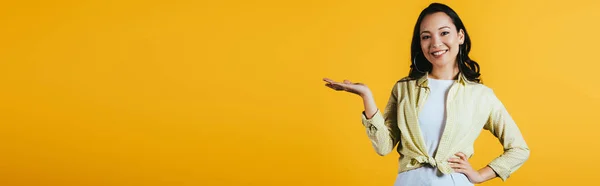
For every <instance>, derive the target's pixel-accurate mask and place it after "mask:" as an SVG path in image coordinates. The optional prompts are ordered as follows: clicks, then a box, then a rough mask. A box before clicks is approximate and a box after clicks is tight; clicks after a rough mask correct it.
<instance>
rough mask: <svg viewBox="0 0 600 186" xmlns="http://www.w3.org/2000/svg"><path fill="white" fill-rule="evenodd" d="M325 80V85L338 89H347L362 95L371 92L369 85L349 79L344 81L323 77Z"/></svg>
mask: <svg viewBox="0 0 600 186" xmlns="http://www.w3.org/2000/svg"><path fill="white" fill-rule="evenodd" d="M323 81H325V82H327V83H326V84H325V86H327V87H329V88H331V89H333V90H337V91H341V90H343V91H346V92H350V93H354V94H356V95H359V96H361V97H364V96H366V95H369V94H371V89H369V87H367V85H365V84H362V83H352V82H351V81H349V80H344V82H336V81H333V80H331V79H329V78H323Z"/></svg>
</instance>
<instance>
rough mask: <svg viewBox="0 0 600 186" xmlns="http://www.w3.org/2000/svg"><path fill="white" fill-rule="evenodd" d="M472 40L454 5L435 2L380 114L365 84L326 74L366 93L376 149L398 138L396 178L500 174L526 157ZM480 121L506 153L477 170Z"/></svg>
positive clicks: (429, 180) (422, 180)
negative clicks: (484, 79)
mask: <svg viewBox="0 0 600 186" xmlns="http://www.w3.org/2000/svg"><path fill="white" fill-rule="evenodd" d="M470 47H471V41H470V38H469V35H468V34H467V30H466V28H465V26H464V25H463V23H462V21H461V20H460V18H459V17H458V15H457V14H456V12H454V10H452V9H451V8H450V7H448V6H446V5H443V4H439V3H433V4H431V5H429V6H428V7H427V8H425V9H424V10H423V11H422V12H421V14H420V15H419V18H418V19H417V23H416V25H415V28H414V32H413V39H412V45H411V58H412V65H411V66H410V68H411V69H410V72H409V75H408V77H406V78H403V79H401V80H399V81H398V82H396V83H395V84H394V86H393V89H392V94H391V96H390V98H389V101H388V103H387V106H386V107H385V110H384V112H383V114H381V113H380V111H379V110H378V109H377V106H376V105H375V101H374V99H373V95H372V93H371V91H370V89H369V88H368V87H367V86H366V85H364V84H362V83H352V82H350V81H348V80H344V82H335V81H333V80H331V79H328V78H324V81H326V82H327V84H326V86H328V87H330V88H332V89H335V90H338V91H339V90H344V91H347V92H351V93H354V94H357V95H360V96H361V97H362V98H363V104H364V107H365V110H364V111H363V114H362V123H363V125H364V126H365V127H366V130H367V134H368V137H369V139H370V140H371V142H372V144H373V147H374V148H375V150H376V152H377V153H378V154H379V155H381V156H384V155H386V154H388V153H390V152H391V151H392V150H393V148H394V147H395V146H396V145H398V148H397V151H398V153H399V154H400V159H399V171H398V172H399V174H398V176H397V178H396V182H395V185H411V186H414V185H473V184H476V183H482V182H485V181H487V180H490V179H492V178H495V177H500V178H501V179H502V180H503V181H504V180H506V179H507V178H508V177H509V175H510V174H511V173H513V172H514V171H515V170H517V169H518V168H519V167H520V166H521V165H522V164H523V163H524V162H525V161H526V160H527V159H528V157H529V148H528V146H527V144H526V143H525V140H524V139H523V136H522V135H521V132H520V131H519V128H518V127H517V125H516V124H515V122H514V121H513V120H512V118H511V117H510V115H509V114H508V112H507V111H506V109H505V107H504V106H503V105H502V103H501V102H500V101H499V100H498V98H497V97H496V96H495V94H494V93H493V91H492V90H491V89H490V88H488V87H486V86H485V85H483V84H481V81H480V79H479V76H480V73H479V65H478V64H477V62H475V61H473V60H471V59H470V58H469V51H470ZM481 129H486V130H489V131H490V132H492V133H493V134H494V135H495V136H496V137H497V138H498V139H499V140H500V142H501V143H502V145H503V146H504V153H503V154H502V155H500V156H499V157H497V158H496V159H494V160H492V161H491V162H490V163H489V164H488V165H487V166H485V167H483V168H482V169H479V170H475V169H473V167H471V165H470V164H469V162H468V158H469V157H471V156H472V155H473V152H474V150H473V143H474V141H475V139H476V138H477V137H478V136H479V133H480V131H481Z"/></svg>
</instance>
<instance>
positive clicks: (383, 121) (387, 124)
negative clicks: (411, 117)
mask: <svg viewBox="0 0 600 186" xmlns="http://www.w3.org/2000/svg"><path fill="white" fill-rule="evenodd" d="M397 86H398V84H396V85H394V87H393V89H392V93H391V95H390V98H389V100H388V103H387V105H386V107H385V110H384V112H383V115H382V114H381V112H380V111H379V109H377V111H376V112H375V114H374V115H373V116H372V117H371V118H368V119H367V116H366V115H365V112H364V111H363V112H362V114H361V115H362V124H363V125H364V126H365V128H366V130H367V136H368V137H369V139H370V140H371V144H372V145H373V148H374V149H375V151H376V152H377V154H379V155H380V156H385V155H387V154H389V153H390V152H391V151H392V149H394V146H396V144H397V143H398V140H399V138H400V129H399V128H398V124H397V109H398V108H397V106H398V105H397V101H398V90H397V88H398V87H397Z"/></svg>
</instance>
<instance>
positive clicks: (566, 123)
mask: <svg viewBox="0 0 600 186" xmlns="http://www.w3.org/2000/svg"><path fill="white" fill-rule="evenodd" d="M442 2H444V3H447V4H448V5H450V6H451V7H452V8H453V9H454V10H456V11H457V12H458V14H459V16H460V17H461V18H462V20H463V22H464V23H465V25H466V27H467V29H468V32H469V34H470V36H471V38H472V44H473V45H472V46H473V48H472V51H471V57H472V58H473V59H474V60H476V61H478V62H479V64H480V65H481V69H482V70H481V73H482V78H483V80H484V83H485V84H486V85H487V86H489V87H492V88H493V89H494V91H495V93H496V94H497V95H498V97H499V98H500V99H501V100H502V102H503V103H504V104H505V106H506V107H507V109H508V110H509V112H510V113H511V115H512V116H513V118H514V119H515V121H516V122H517V124H518V125H519V127H520V129H521V131H522V133H523V135H524V136H525V139H526V141H527V142H528V144H529V146H530V148H531V157H530V159H529V160H528V161H527V162H526V163H525V164H524V166H523V167H522V168H521V169H519V170H518V171H517V172H515V173H514V174H513V175H512V176H511V177H510V178H509V179H508V180H507V182H504V183H503V182H501V181H500V179H494V180H492V181H489V182H486V183H485V184H483V185H489V186H492V185H522V186H530V185H592V184H594V182H593V180H597V175H598V172H599V171H598V167H600V162H599V161H598V158H597V157H598V153H599V150H600V149H599V146H600V140H598V139H599V138H598V136H599V133H598V130H600V126H599V125H600V123H599V122H598V117H599V116H600V115H599V114H598V108H599V107H600V88H599V85H600V83H598V81H599V80H600V78H598V75H599V74H598V68H599V67H600V65H599V64H598V62H599V60H598V54H599V52H598V48H599V47H600V35H599V30H598V29H599V28H600V27H598V20H600V12H599V11H598V8H599V7H600V3H598V2H596V1H591V0H590V1H583V0H572V1H541V0H540V1H521V0H504V1H476V0H471V1H467V0H465V1H442ZM429 3H431V1H398V0H397V1H389V0H386V1H347V0H344V1H342V0H327V1H310V0H309V1H306V0H304V1H301V0H293V1H273V0H249V1H233V0H226V1H206V2H203V1H191V0H169V1H140V0H124V1H115V0H112V1H111V0H105V1H100V0H96V1H85V0H83V1H5V2H2V3H1V5H0V25H2V26H1V27H0V87H1V89H0V90H1V91H0V185H3V186H25V185H27V186H42V185H49V186H50V185H52V186H93V185H98V186H101V185H102V186H104V185H110V186H135V185H140V186H141V185H143V186H154V185H157V186H158V185H160V186H180V185H206V186H212V185H345V186H367V185H369V186H381V185H392V184H393V182H394V179H395V176H396V173H397V172H396V171H397V158H398V154H397V153H391V154H389V155H387V156H384V157H380V156H378V155H377V154H376V153H375V151H374V150H373V149H372V147H371V144H370V142H369V140H368V138H367V136H366V133H365V129H364V127H363V126H362V125H361V123H360V113H361V111H362V110H363V106H362V102H361V100H360V98H359V97H358V96H355V95H351V94H348V93H343V92H336V91H333V90H331V89H328V88H327V87H325V86H324V82H322V80H321V79H322V78H323V77H328V78H332V79H334V80H338V81H341V80H343V79H349V80H352V81H358V82H363V83H365V84H367V85H368V86H369V87H371V89H372V90H373V92H374V94H375V99H376V102H377V104H378V106H379V107H380V108H382V107H383V106H384V105H385V103H386V101H387V99H388V96H389V93H390V90H391V88H392V86H393V84H394V82H395V81H397V80H398V79H400V78H402V77H404V76H406V75H407V74H408V68H409V65H410V59H409V58H410V57H409V56H410V55H409V52H410V51H409V50H410V49H409V48H410V39H411V34H412V29H413V27H414V24H415V22H416V19H417V17H418V14H419V12H420V11H421V10H422V9H423V8H425V7H426V6H427V5H428V4H429ZM500 153H502V149H501V146H500V144H499V142H498V141H497V139H495V138H494V137H493V136H492V135H491V134H490V133H489V132H487V131H484V132H482V135H481V136H480V138H479V139H478V140H477V142H476V144H475V154H474V156H473V158H472V159H471V164H473V165H474V166H475V168H481V167H483V166H485V165H486V164H487V163H488V162H489V161H491V160H492V159H493V158H494V157H496V156H498V155H500Z"/></svg>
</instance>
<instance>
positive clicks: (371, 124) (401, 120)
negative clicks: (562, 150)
mask: <svg viewBox="0 0 600 186" xmlns="http://www.w3.org/2000/svg"><path fill="white" fill-rule="evenodd" d="M458 77H459V78H458V80H457V82H458V83H455V84H454V85H452V87H450V90H449V91H448V95H447V96H448V97H447V101H446V112H447V113H446V114H447V118H446V125H445V128H444V131H443V134H442V137H441V139H440V142H439V146H438V149H437V152H436V153H435V155H434V157H430V156H429V155H428V153H427V151H426V150H427V149H426V146H425V143H424V140H423V137H422V135H421V129H420V128H419V127H420V126H419V123H418V118H419V115H418V114H419V112H418V111H420V110H421V108H422V106H423V104H424V103H425V100H426V98H427V95H428V93H429V87H428V80H427V74H425V75H424V76H423V77H421V78H419V79H412V78H409V77H406V78H403V79H401V80H399V81H398V82H396V84H395V85H394V87H393V89H392V94H391V96H390V98H389V101H388V103H387V105H386V107H385V110H384V112H383V115H382V114H381V112H380V111H379V110H377V112H376V113H375V114H374V115H373V117H372V118H370V119H367V117H366V116H365V114H364V112H363V114H362V123H363V125H364V126H365V127H366V130H367V135H368V136H369V139H370V140H371V143H372V144H373V147H374V148H375V151H376V152H377V154H379V155H381V156H384V155H386V154H388V153H390V152H391V151H392V149H394V146H396V145H397V144H398V148H397V151H398V153H399V154H400V160H399V171H398V172H404V171H408V170H412V169H416V168H419V167H421V166H422V165H423V164H430V165H432V166H434V167H437V168H438V169H439V170H440V171H441V172H442V173H444V174H449V173H452V172H454V170H453V169H452V168H451V167H450V166H449V165H448V159H449V158H458V157H457V156H455V155H454V154H456V153H458V152H462V153H464V154H465V155H466V156H467V157H471V156H472V155H473V153H474V150H473V143H474V142H475V139H477V137H478V136H479V134H480V132H481V129H486V130H489V131H490V132H492V134H494V136H496V137H497V138H498V139H499V140H500V143H502V146H503V147H504V153H503V154H502V155H500V156H499V157H497V158H495V159H494V160H492V162H491V163H490V164H488V166H489V167H491V168H492V169H493V170H494V171H495V172H496V174H498V176H499V177H500V178H501V179H502V180H503V181H505V180H506V179H507V178H508V177H509V176H510V174H512V173H513V172H514V171H515V170H517V169H518V168H519V167H521V165H523V163H524V162H525V160H527V158H529V147H528V146H527V144H526V143H525V140H524V139H523V136H522V135H521V132H520V131H519V128H518V127H517V125H516V124H515V122H514V121H513V119H512V118H511V117H510V115H509V114H508V112H507V111H506V108H505V107H504V105H503V104H502V103H501V102H500V100H498V98H497V97H496V95H495V94H494V92H493V91H492V89H490V88H488V87H486V86H485V85H483V84H480V83H475V82H472V81H469V80H467V79H466V77H464V75H462V74H459V76H458Z"/></svg>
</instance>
